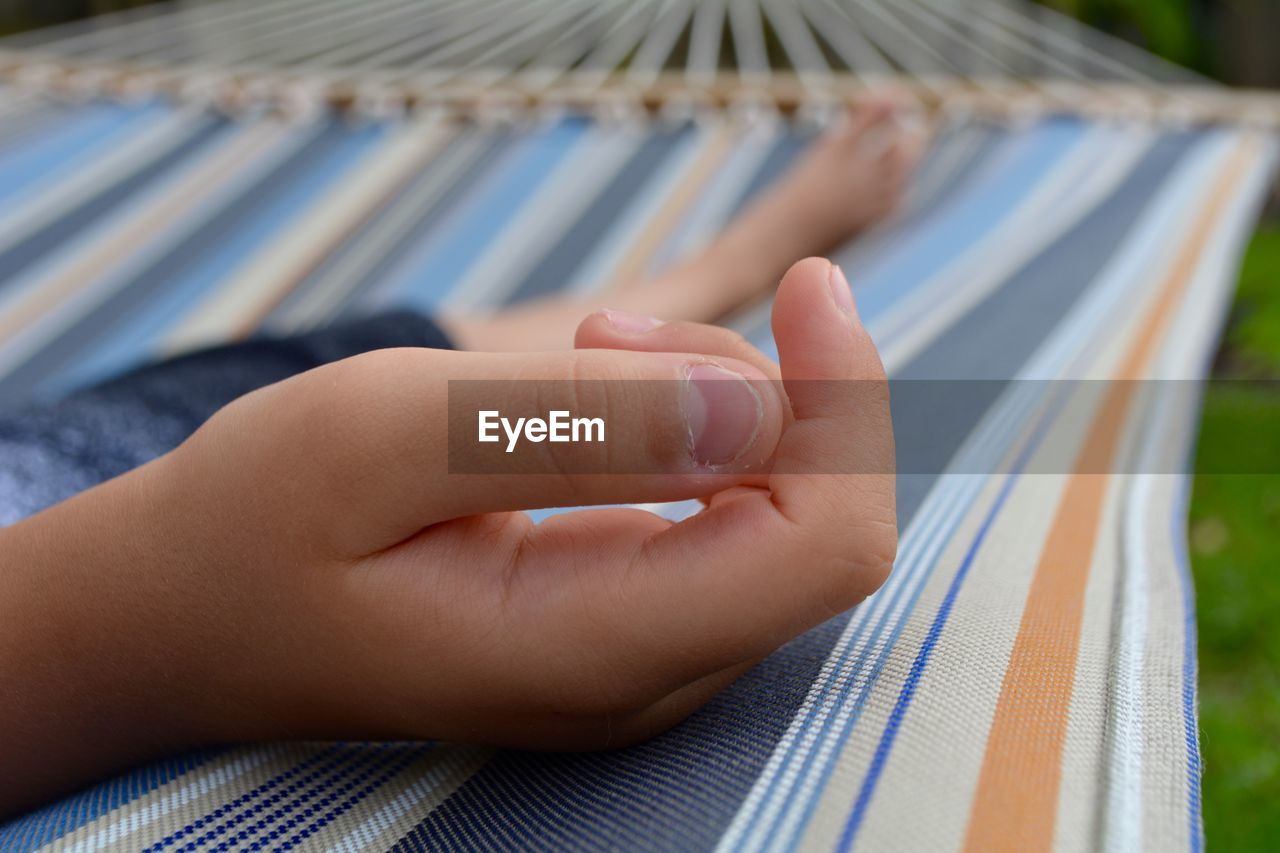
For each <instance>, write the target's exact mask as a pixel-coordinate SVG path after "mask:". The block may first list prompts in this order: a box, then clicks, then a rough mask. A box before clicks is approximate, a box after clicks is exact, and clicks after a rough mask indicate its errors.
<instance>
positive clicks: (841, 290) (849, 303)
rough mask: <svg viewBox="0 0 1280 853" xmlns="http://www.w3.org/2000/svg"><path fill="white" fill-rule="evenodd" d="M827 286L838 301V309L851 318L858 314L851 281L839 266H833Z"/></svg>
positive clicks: (828, 276) (828, 275)
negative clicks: (850, 286) (850, 287)
mask: <svg viewBox="0 0 1280 853" xmlns="http://www.w3.org/2000/svg"><path fill="white" fill-rule="evenodd" d="M827 284H828V285H829V286H830V287H831V297H832V298H833V299H835V301H836V307H837V308H839V309H840V310H841V311H843V312H844V313H846V314H848V315H849V316H851V317H852V316H853V315H854V314H856V313H857V311H858V308H857V306H856V305H854V304H853V291H852V290H850V289H849V279H847V278H845V277H844V270H842V269H840V266H839V265H838V264H832V265H831V272H830V273H828V274H827Z"/></svg>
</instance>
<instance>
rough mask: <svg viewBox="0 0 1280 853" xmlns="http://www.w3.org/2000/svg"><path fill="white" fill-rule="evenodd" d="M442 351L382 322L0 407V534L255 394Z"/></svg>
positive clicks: (425, 322)
mask: <svg viewBox="0 0 1280 853" xmlns="http://www.w3.org/2000/svg"><path fill="white" fill-rule="evenodd" d="M401 346H413V347H434V348H437V349H448V348H450V343H449V340H448V338H447V337H445V335H444V333H443V332H442V331H441V330H440V328H439V327H438V326H437V325H436V324H435V323H434V322H432V321H431V320H430V319H428V318H426V317H423V316H420V315H418V314H413V313H409V312H398V313H391V314H383V315H379V316H376V317H372V318H368V319H364V320H358V321H354V322H350V323H346V324H343V325H339V326H333V327H331V328H327V329H323V330H320V331H316V332H311V333H309V334H306V335H300V336H298V337H292V338H266V337H263V338H254V339H251V340H248V341H245V342H243V343H238V344H230V345H227V346H221V347H217V348H214V349H207V350H202V351H199V352H194V353H191V354H189V355H184V356H181V357H179V358H175V359H172V360H169V361H163V362H159V363H156V364H152V365H148V366H145V367H141V368H138V369H137V370H134V371H132V372H130V373H126V374H124V375H123V376H120V377H118V378H116V379H112V380H110V381H108V382H105V383H103V384H101V385H97V386H95V387H93V388H88V389H86V390H83V391H79V392H77V393H75V394H72V395H71V396H69V397H67V398H66V399H63V400H58V401H56V402H51V403H25V404H24V403H21V402H18V403H11V402H9V401H4V402H3V403H0V525H7V524H12V523H14V522H15V521H19V520H20V519H22V518H24V517H26V516H28V515H31V514H32V513H35V512H39V511H40V510H42V509H44V508H45V507H48V506H51V505H53V504H55V503H57V502H59V501H62V500H65V499H66V498H69V497H71V496H72V495H74V494H76V493H77V492H81V491H84V490H85V489H87V488H89V487H91V486H94V485H97V484H98V483H101V482H103V481H104V480H108V479H110V478H112V477H114V476H116V475H118V474H122V473H124V472H125V471H128V470H130V469H132V468H136V467H138V466H139V465H142V464H143V463H145V462H148V461H150V460H151V459H154V458H156V457H157V456H160V455H161V454H163V453H166V452H167V451H169V450H172V449H173V448H174V447H176V446H178V445H179V444H180V443H181V442H182V441H183V440H184V439H186V437H187V436H189V435H191V433H192V432H194V431H195V430H196V428H197V427H199V426H200V425H201V424H202V423H204V422H205V421H206V420H207V419H208V418H209V416H210V415H212V414H213V413H214V412H216V411H217V410H218V409H220V408H222V407H223V406H224V405H226V404H227V403H229V402H231V401H232V400H234V399H235V398H237V397H239V396H241V395H243V394H247V393H248V392H250V391H253V390H254V389H256V388H261V387H263V386H264V385H270V384H271V383H273V382H278V381H280V380H281V379H287V378H288V377H290V376H293V375H294V374H296V373H301V372H302V371H305V370H309V369H311V368H313V367H317V366H319V365H321V364H325V363H328V362H331V361H337V360H339V359H343V358H347V357H348V356H352V355H357V354H359V353H362V352H367V351H369V350H374V349H383V348H386V347H401Z"/></svg>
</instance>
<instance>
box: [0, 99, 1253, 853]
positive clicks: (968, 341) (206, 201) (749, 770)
mask: <svg viewBox="0 0 1280 853" xmlns="http://www.w3.org/2000/svg"><path fill="white" fill-rule="evenodd" d="M5 108H6V109H7V110H8V111H9V112H8V114H9V116H10V117H11V119H13V120H11V121H8V122H6V124H5V131H4V138H3V145H2V148H0V197H3V199H4V205H3V214H2V215H0V280H2V281H3V283H4V284H3V290H0V328H3V334H2V335H0V372H2V374H3V375H2V377H0V389H2V391H0V394H3V398H4V399H5V400H13V399H17V398H21V397H26V396H28V395H53V394H59V393H64V392H66V391H68V390H69V389H72V388H75V387H78V386H81V385H83V384H85V383H88V382H92V381H94V380H96V379H99V378H101V377H103V376H105V375H108V374H110V373H113V372H115V371H118V370H120V369H122V368H124V367H126V366H127V365H129V364H132V363H135V362H137V361H139V360H141V359H145V358H149V357H154V356H159V355H163V354H165V353H169V352H174V351H177V350H180V349H183V348H187V347H191V346H195V345H199V344H201V343H206V342H213V341H224V340H228V339H234V338H236V337H238V336H242V335H244V334H246V333H248V332H250V331H253V330H257V329H267V330H272V331H278V332H288V331H294V330H299V329H304V328H310V327H313V326H316V325H319V324H323V323H326V322H328V321H330V320H333V319H335V318H338V317H342V316H344V315H349V314H352V313H359V312H368V311H374V310H377V309H380V308H384V307H389V306H406V305H407V306H411V307H414V308H418V309H421V310H431V309H432V308H435V307H437V306H442V305H454V306H468V307H484V306H496V305H501V304H504V303H507V302H510V301H513V300H518V299H523V298H528V297H531V296H535V295H539V294H543V293H548V292H551V291H553V290H555V289H556V288H559V287H567V288H571V289H578V290H585V289H588V288H591V287H592V286H593V284H594V283H598V282H604V281H607V280H609V279H610V278H611V277H613V276H615V275H617V274H619V273H620V272H621V271H625V270H638V271H643V270H647V269H651V268H653V267H655V266H657V265H660V264H662V263H663V262H664V261H667V260H669V259H671V258H672V257H675V256H677V255H678V254H679V253H681V252H684V251H688V250H689V249H691V248H693V247H694V246H696V245H697V244H698V243H699V242H700V241H701V240H703V239H705V238H706V237H707V235H709V234H711V233H713V232H714V231H715V230H716V229H717V228H718V227H720V226H721V225H722V224H723V223H724V222H725V221H726V219H727V218H728V217H729V216H730V215H732V213H733V212H734V211H735V210H736V209H737V208H739V207H740V206H741V205H742V204H743V203H744V201H745V199H747V198H748V197H749V196H750V195H751V194H752V193H753V192H754V191H756V190H757V189H758V188H759V187H760V186H762V185H764V184H765V183H767V182H768V181H769V180H770V179H772V178H773V177H774V176H776V175H777V174H778V173H779V171H780V170H782V169H783V168H785V166H786V165H787V163H788V162H790V161H791V160H792V159H793V158H795V157H796V156H797V154H798V153H799V152H800V151H802V150H803V148H804V146H805V144H806V143H807V141H808V139H809V138H810V137H811V136H812V133H813V131H812V130H809V129H806V128H804V127H803V126H800V125H796V124H793V123H787V122H782V121H770V120H762V121H756V122H754V123H752V124H750V125H743V124H740V123H737V122H734V121H732V120H730V119H727V118H723V117H719V118H717V117H707V118H704V119H700V120H697V121H679V122H675V123H670V124H660V123H657V124H651V125H646V126H633V125H630V124H620V125H618V124H610V123H607V122H602V121H595V120H591V119H589V118H586V117H582V116H576V115H571V114H563V115H556V114H547V115H544V116H542V117H540V118H539V119H538V120H537V121H536V122H534V123H531V124H529V125H528V126H522V127H508V126H492V127H486V126H483V125H465V124H457V123H450V122H446V121H444V120H441V119H437V118H431V117H427V118H423V119H413V120H405V121H401V122H382V123H366V124H362V125H353V124H350V123H347V122H344V121H342V120H339V119H333V118H327V117H325V118H314V119H310V120H305V121H297V122H285V121H281V120H277V119H272V118H269V117H261V118H258V119H243V120H238V121H235V120H230V119H227V118H223V117H218V116H215V115H212V114H208V113H205V112H201V111H187V110H182V109H178V108H175V107H172V106H166V105H161V104H156V103H149V104H145V105H140V106H120V105H106V104H101V105H90V106H82V107H74V108H68V107H63V106H56V105H53V104H39V105H33V104H31V103H30V102H26V101H23V102H21V103H19V104H15V103H8V104H6V107H5ZM19 118H20V119H21V120H18V119H19ZM1274 154H1275V152H1274V145H1273V143H1272V141H1271V140H1270V139H1268V138H1267V137H1264V136H1261V135H1259V134H1258V133H1256V132H1253V131H1247V130H1235V129H1207V130H1186V131H1181V132H1162V131H1158V130H1155V129H1153V128H1151V127H1150V126H1147V125H1144V124H1137V123H1133V124H1127V125H1126V124H1118V123H1112V124H1098V123H1090V122H1086V121H1081V120H1078V119H1072V118H1069V117H1057V118H1047V119H1041V120H1034V121H1029V122H1027V123H1024V124H1022V125H1012V126H1011V125H995V124H984V123H980V122H972V121H970V122H959V123H956V124H953V125H950V126H946V127H944V128H943V129H942V130H941V131H940V133H939V135H938V137H937V140H936V142H935V144H934V145H933V147H932V150H931V152H930V153H929V155H928V157H927V159H926V161H925V162H924V163H923V165H922V167H921V168H920V170H919V173H918V176H917V178H916V181H915V183H914V185H913V187H912V188H911V191H910V195H909V197H908V200H907V203H906V204H905V206H904V208H903V209H902V210H901V212H900V213H899V214H898V215H897V216H896V217H895V218H894V219H893V220H892V221H890V222H888V223H886V224H885V225H884V226H883V227H881V228H879V229H877V230H876V231H874V232H873V233H871V234H868V235H867V236H866V237H865V238H864V239H862V240H860V241H859V242H857V243H855V244H853V245H851V246H849V247H848V248H847V249H845V250H843V251H842V252H840V253H838V254H837V256H836V259H837V260H838V261H839V262H840V263H842V264H843V265H844V266H845V268H846V269H847V270H848V272H849V276H850V278H851V280H852V281H853V282H855V284H854V287H855V289H856V292H857V294H858V299H859V303H860V306H861V310H862V313H863V314H864V316H865V318H866V321H867V323H868V325H869V327H870V329H871V330H872V333H873V335H874V337H875V338H876V340H877V342H878V344H879V346H880V347H881V351H882V353H883V356H884V359H885V362H886V365H887V367H888V369H889V372H890V374H891V375H892V376H894V377H897V378H962V379H989V378H1028V379H1057V378H1098V379H1131V378H1139V377H1163V378H1194V377H1198V376H1200V375H1201V374H1202V373H1203V371H1204V368H1205V365H1206V359H1207V358H1208V356H1209V354H1210V353H1211V351H1212V349H1213V344H1214V340H1215V335H1216V333H1217V330H1218V328H1219V325H1220V323H1221V320H1222V316H1223V311H1224V306H1225V305H1226V301H1227V299H1228V297H1229V289H1230V284H1231V280H1232V272H1233V264H1234V262H1235V260H1236V258H1237V256H1238V254H1239V251H1240V245H1241V241H1242V240H1243V239H1244V237H1245V236H1246V235H1247V233H1248V231H1249V227H1250V225H1251V223H1252V219H1253V217H1254V215H1255V213H1256V210H1257V207H1258V204H1259V201H1260V198H1261V195H1262V193H1263V191H1264V189H1265V187H1266V182H1267V179H1268V173H1269V170H1270V168H1271V165H1272V162H1273V158H1274ZM764 316H766V315H765V314H764V313H761V314H759V315H751V316H746V317H743V318H741V321H740V327H741V328H742V329H743V331H745V332H746V333H747V334H748V335H749V336H750V337H751V338H752V339H753V340H754V341H755V342H757V343H758V344H759V345H760V346H762V347H764V348H766V349H768V348H769V347H770V341H769V337H768V331H767V326H766V325H765V323H764V321H763V317H764ZM1064 387H1068V386H1065V385H1062V384H1060V383H1052V382H1043V383H1041V382H1033V383H1017V384H1016V385H1015V386H1012V390H1011V391H1010V393H1006V394H1002V395H1000V396H999V397H998V398H996V399H995V400H993V401H992V402H991V404H990V406H989V408H988V409H987V410H986V411H984V412H983V414H982V416H981V418H980V419H979V420H978V421H977V422H976V423H975V425H974V426H973V429H972V431H971V432H970V433H969V434H968V435H967V436H966V437H965V439H964V441H963V443H962V444H961V446H960V448H959V450H958V451H957V453H956V457H955V460H954V463H953V467H954V468H955V470H956V471H959V472H960V473H943V474H941V475H933V476H929V475H924V474H913V475H904V476H903V477H902V478H901V479H902V483H901V485H900V490H901V493H902V497H901V507H900V514H901V519H902V524H903V531H904V535H903V538H902V546H901V549H900V556H899V559H898V564H897V566H896V568H895V570H894V573H893V575H892V577H891V579H890V580H889V582H888V583H887V585H886V586H885V587H884V588H883V589H882V590H881V591H880V592H878V593H877V594H875V595H874V596H872V597H871V598H870V599H868V600H867V601H866V602H865V603H864V604H862V605H860V606H859V607H858V608H856V609H855V610H853V611H852V612H850V613H848V614H845V615H844V616H841V617H839V618H837V619H834V620H832V621H831V622H829V623H827V624H825V625H823V626H822V627H820V628H818V629H816V630H814V631H813V632H811V633H809V634H807V635H805V636H803V637H801V638H799V639H797V640H795V641H793V642H792V643H790V644H788V645H787V646H785V647H784V648H782V649H781V650H780V651H778V652H777V653H776V654H775V655H773V656H772V657H770V658H769V659H768V660H766V661H765V662H763V663H762V664H760V665H759V666H758V667H757V668H756V669H754V670H753V671H751V672H750V673H748V674H747V675H745V676H744V677H743V678H742V679H741V680H740V681H739V682H737V683H736V684H734V685H733V686H732V687H730V688H729V689H728V690H727V691H725V693H723V694H722V695H721V696H719V697H717V698H716V699H715V700H713V702H712V703H711V704H710V705H709V706H707V707H706V708H704V709H703V710H701V711H699V712H698V713H697V714H695V715H694V717H693V718H692V719H690V720H688V721H687V722H685V723H684V724H682V725H680V726H678V727H677V728H676V729H675V730H673V731H671V732H669V733H668V734H665V735H663V736H661V737H659V738H657V739H655V740H653V741H651V742H648V743H646V744H643V745H640V746H637V747H633V748H630V749H625V750H620V751H616V752H607V753H597V754H582V755H533V754H525V753H517V752H499V751H493V750H489V749H484V748H480V747H474V746H463V745H453V744H430V743H421V744H287V745H286V744H280V745H268V746H261V747H241V748H233V749H226V750H221V751H216V752H209V753H202V754H198V755H189V756H183V757H180V758H175V759H173V760H170V761H166V762H162V763H160V764H157V765H154V766H151V767H146V768H142V769H139V770H138V771H136V772H134V773H131V774H129V775H126V776H123V777H121V778H118V779H114V780H110V781H107V782H105V783H103V784H101V785H99V786H97V787H94V788H91V789H89V790H87V791H85V792H82V793H80V794H77V795H75V796H72V797H70V798H68V799H66V800H64V801H62V802H59V803H55V804H53V805H50V806H48V807H46V808H44V809H42V810H40V811H37V812H35V813H33V814H30V815H27V816H25V817H22V818H19V819H18V820H15V821H13V822H11V823H10V824H9V825H7V826H6V827H4V828H3V830H0V847H4V848H5V849H36V848H40V847H42V846H47V845H53V846H54V847H58V848H69V849H82V848H84V849H91V848H97V847H101V846H119V847H121V848H122V849H138V848H144V847H146V848H149V849H155V850H163V849H170V848H171V849H174V850H179V849H197V848H203V847H210V848H217V849H224V847H223V846H222V845H226V846H227V847H230V846H233V845H244V846H247V847H249V848H252V849H259V848H263V847H272V848H275V847H281V848H289V847H296V846H307V847H316V848H324V849H365V848H377V847H391V846H393V845H399V846H401V847H404V848H406V849H410V848H421V847H427V848H440V847H446V848H448V847H484V848H491V847H522V848H523V847H545V848H557V849H559V848H565V847H593V848H594V847H623V848H632V847H640V848H670V847H682V848H683V847H692V848H710V847H714V846H717V845H719V846H721V847H723V848H725V849H741V848H751V849H758V848H789V847H795V846H801V847H805V848H809V847H836V848H841V849H844V848H849V847H859V848H862V849H883V848H893V849H900V848H915V849H924V848H928V849H942V848H955V847H960V846H965V847H967V848H969V849H974V850H987V849H992V848H1019V849H1027V848H1047V847H1050V846H1052V847H1055V848H1059V849H1084V848H1092V847H1094V846H1097V845H1098V844H1099V843H1105V844H1106V845H1107V846H1109V847H1112V848H1114V849H1126V850H1128V849H1136V848H1139V847H1145V848H1147V849H1153V850H1155V849H1158V850H1168V849H1185V848H1196V847H1198V845H1199V839H1200V827H1199V805H1198V786H1199V776H1200V766H1199V758H1198V750H1197V745H1196V719H1195V647H1194V646H1195V640H1194V635H1193V633H1192V625H1193V622H1192V617H1191V613H1192V609H1191V608H1192V597H1191V590H1190V586H1189V581H1188V577H1187V569H1186V558H1185V554H1184V553H1183V551H1182V546H1181V542H1182V538H1183V531H1182V520H1183V515H1184V502H1185V497H1186V495H1185V481H1184V479H1183V478H1182V477H1180V476H1173V475H1165V474H1124V475H1122V474H1115V475H1105V474H1096V473H1088V472H1083V473H1080V472H1077V473H1072V472H1071V471H1069V470H1067V471H1062V472H1061V473H1052V474H1045V473H1027V472H1029V471H1033V470H1034V468H1035V463H1036V456H1037V452H1038V448H1039V447H1040V446H1041V445H1042V444H1043V443H1044V442H1046V441H1048V440H1050V439H1049V438H1048V437H1049V436H1051V434H1053V433H1054V432H1055V431H1064V430H1066V431H1068V432H1066V433H1065V434H1066V435H1067V436H1072V437H1069V438H1066V439H1063V438H1061V437H1059V438H1058V439H1056V440H1058V441H1064V440H1065V441H1069V442H1076V443H1077V444H1078V447H1079V453H1080V455H1081V458H1085V457H1088V456H1090V455H1097V454H1102V455H1103V456H1105V457H1108V458H1109V457H1110V456H1112V455H1116V454H1121V453H1126V452H1127V453H1134V452H1149V451H1153V450H1155V449H1156V448H1157V446H1158V445H1165V444H1167V445H1169V446H1172V447H1174V448H1185V447H1186V446H1187V445H1188V443H1189V441H1190V439H1191V434H1192V432H1193V429H1194V423H1193V420H1192V419H1190V418H1188V416H1187V414H1186V413H1182V414H1180V415H1178V416H1176V417H1168V418H1165V417H1159V414H1160V413H1156V415H1157V419H1156V420H1155V421H1154V422H1153V421H1152V420H1150V419H1149V417H1143V418H1139V417H1138V416H1137V413H1138V412H1139V411H1140V409H1139V407H1136V406H1135V405H1134V401H1133V400H1131V399H1129V397H1128V396H1127V395H1128V392H1127V391H1125V390H1124V389H1126V388H1128V387H1130V385H1129V384H1126V383H1116V384H1114V385H1112V386H1110V387H1112V388H1113V389H1116V390H1115V391H1114V392H1111V393H1109V394H1108V395H1107V396H1105V398H1102V399H1100V400H1098V401H1097V404H1096V411H1091V412H1090V416H1089V418H1088V419H1087V420H1086V422H1085V424H1084V426H1083V428H1081V425H1080V424H1079V423H1076V422H1070V423H1069V422H1067V421H1066V419H1064V418H1060V417H1059V416H1060V415H1061V413H1062V412H1063V411H1064V408H1063V401H1061V400H1054V399H1046V397H1052V396H1053V394H1054V393H1055V392H1057V391H1059V389H1061V388H1064ZM1073 411H1078V407H1075V408H1074V409H1073ZM1145 414H1146V415H1147V416H1150V413H1145ZM1073 446H1074V445H1073ZM1143 448H1146V451H1144V450H1143ZM974 471H987V472H989V473H971V472H974ZM663 511H664V512H681V511H688V509H687V508H683V507H675V508H664V509H663Z"/></svg>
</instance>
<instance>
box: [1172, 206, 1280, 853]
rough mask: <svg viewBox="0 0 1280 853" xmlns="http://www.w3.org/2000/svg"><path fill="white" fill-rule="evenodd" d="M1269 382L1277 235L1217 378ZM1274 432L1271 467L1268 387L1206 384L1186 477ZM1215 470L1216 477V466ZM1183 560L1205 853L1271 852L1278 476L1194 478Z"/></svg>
mask: <svg viewBox="0 0 1280 853" xmlns="http://www.w3.org/2000/svg"><path fill="white" fill-rule="evenodd" d="M1216 372H1217V373H1218V375H1220V376H1230V377H1233V378H1241V379H1276V378H1280V226H1278V225H1274V224H1273V225H1270V226H1263V227H1262V228H1261V229H1260V230H1259V231H1258V233H1257V234H1256V235H1255V237H1254V238H1253V241H1252V242H1251V244H1250V246H1249V250H1248V252H1247V253H1246V255H1245V261H1244V266H1243V269H1242V270H1241V274H1240V287H1239V291H1238V293H1237V297H1236V303H1235V307H1234V309H1233V312H1232V322H1231V325H1230V327H1229V329H1228V332H1227V338H1226V340H1225V343H1224V346H1223V350H1222V352H1221V354H1220V355H1219V359H1218V364H1217V371H1216ZM1260 422H1261V423H1273V424H1276V428H1275V431H1274V433H1273V434H1274V435H1275V436H1276V438H1275V440H1274V441H1270V442H1264V443H1260V444H1258V445H1257V446H1255V447H1252V448H1250V452H1251V453H1252V454H1253V455H1254V457H1255V460H1256V461H1257V470H1269V471H1275V470H1277V469H1280V395H1277V394H1276V391H1275V385H1274V384H1272V383H1261V382H1259V383H1249V382H1229V383H1215V384H1213V385H1211V386H1210V387H1209V389H1208V393H1207V394H1206V397H1205V410H1204V420H1203V423H1202V426H1201V432H1200V442H1199V447H1198V451H1197V457H1196V458H1197V463H1196V467H1197V469H1199V470H1200V471H1201V472H1203V471H1204V470H1206V469H1213V468H1214V467H1215V465H1214V463H1213V462H1212V461H1211V460H1214V459H1220V458H1223V457H1229V456H1233V455H1235V454H1236V452H1237V450H1238V448H1236V447H1235V445H1236V444H1237V443H1238V441H1239V439H1238V436H1239V435H1241V434H1242V432H1243V431H1245V427H1247V428H1248V429H1247V431H1248V432H1250V433H1252V434H1255V435H1256V434H1258V432H1257V425H1258V424H1259V423H1260ZM1218 470H1221V469H1220V468H1219V469H1218ZM1190 538H1191V562H1192V570H1193V572H1194V575H1195V580H1196V597H1197V606H1196V613H1197V621H1198V629H1199V644H1200V727H1201V737H1202V742H1201V746H1202V748H1203V750H1204V765H1205V777H1204V825H1205V833H1206V837H1207V840H1208V843H1209V846H1210V848H1211V849H1214V848H1217V849H1223V850H1272V849H1275V846H1276V839H1278V838H1280V808H1277V807H1276V803H1277V802H1280V630H1277V629H1276V622H1275V620H1276V614H1277V613H1280V476H1277V475H1274V474H1250V475H1223V474H1205V473H1197V475H1196V478H1195V486H1194V491H1193V494H1192V501H1191V519H1190Z"/></svg>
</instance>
